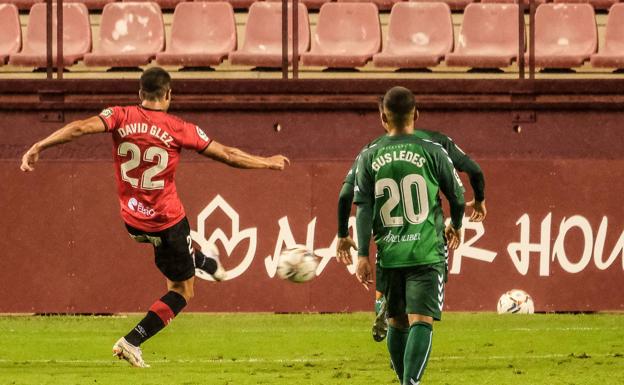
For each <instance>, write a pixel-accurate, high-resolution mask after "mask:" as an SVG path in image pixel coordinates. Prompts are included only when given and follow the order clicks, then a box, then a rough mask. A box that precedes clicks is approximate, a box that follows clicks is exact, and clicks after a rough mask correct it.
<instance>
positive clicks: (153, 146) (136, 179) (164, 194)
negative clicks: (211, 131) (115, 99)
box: [99, 106, 211, 232]
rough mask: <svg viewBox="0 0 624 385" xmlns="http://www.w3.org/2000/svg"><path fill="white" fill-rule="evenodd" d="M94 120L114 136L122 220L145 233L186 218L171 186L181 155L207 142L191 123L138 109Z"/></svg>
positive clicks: (120, 109)
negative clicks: (98, 121) (98, 120)
mask: <svg viewBox="0 0 624 385" xmlns="http://www.w3.org/2000/svg"><path fill="white" fill-rule="evenodd" d="M99 117H100V118H101V119H102V121H103V122H104V125H105V126H106V130H107V131H109V132H111V133H112V135H113V159H114V161H115V175H116V178H117V192H118V196H119V204H120V206H121V216H122V218H123V220H124V221H125V222H126V223H127V224H128V225H130V226H132V227H134V228H137V229H140V230H144V231H148V232H156V231H161V230H164V229H166V228H168V227H171V226H173V225H175V224H176V223H178V222H179V221H180V220H181V219H182V218H184V216H185V212H184V207H182V203H181V202H180V199H179V198H178V193H177V191H176V186H175V171H176V167H177V165H178V162H179V160H180V151H181V150H182V148H188V149H192V150H195V151H199V152H202V151H204V150H205V149H206V148H207V147H208V145H209V144H210V142H211V139H210V138H209V137H208V136H207V135H206V134H205V133H204V131H202V129H201V128H199V127H198V126H196V125H194V124H191V123H187V122H185V121H184V120H182V119H180V118H177V117H175V116H172V115H169V114H168V113H166V112H164V111H159V110H150V109H147V108H145V107H143V106H128V107H111V108H107V109H105V110H103V111H102V112H101V113H100V115H99Z"/></svg>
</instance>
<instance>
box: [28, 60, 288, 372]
mask: <svg viewBox="0 0 624 385" xmlns="http://www.w3.org/2000/svg"><path fill="white" fill-rule="evenodd" d="M139 95H140V98H141V104H140V105H138V106H137V105H135V106H126V107H111V108H106V109H105V110H103V111H102V112H101V113H100V114H99V115H98V116H94V117H91V118H89V119H86V120H82V121H75V122H72V123H69V124H68V125H66V126H65V127H63V128H61V129H59V130H57V131H56V132H54V133H52V134H51V135H50V136H48V137H47V138H45V139H43V140H41V141H39V142H37V143H35V144H34V145H33V146H32V147H31V148H30V149H29V150H28V151H27V152H26V153H25V154H24V156H23V157H22V164H21V167H20V168H21V169H22V171H33V170H34V168H33V166H34V164H35V163H36V162H37V161H38V160H39V154H40V153H41V152H42V151H43V150H45V149H47V148H50V147H53V146H56V145H59V144H63V143H67V142H70V141H72V140H73V139H76V138H78V137H80V136H82V135H87V134H96V133H108V134H110V135H112V139H113V149H112V150H113V159H114V161H115V175H116V179H117V192H118V197H119V205H120V207H121V217H122V219H123V221H124V222H125V224H126V228H127V230H128V233H129V234H130V236H131V237H132V238H133V239H134V240H136V241H138V242H145V243H151V244H152V245H153V247H154V254H155V256H156V258H155V262H156V266H157V267H158V269H159V270H160V271H161V272H162V273H163V275H164V276H165V277H166V279H167V288H168V292H167V293H166V294H165V295H164V296H162V297H161V298H160V299H159V300H157V301H156V302H154V304H153V305H152V306H151V307H150V308H149V311H148V313H147V314H146V316H145V318H143V319H142V320H141V321H140V322H139V323H138V324H137V325H136V327H135V328H134V329H132V330H131V331H130V332H129V333H128V334H127V335H126V336H125V337H122V338H120V339H119V340H118V341H117V342H116V343H115V345H114V346H113V353H114V355H116V356H118V357H119V358H123V359H125V360H127V361H128V362H129V363H130V364H131V365H133V366H137V367H147V366H148V365H147V364H145V362H144V361H143V358H142V352H141V349H140V348H139V346H140V345H141V344H142V343H143V342H145V341H146V340H147V339H149V338H150V337H152V336H154V335H155V334H156V333H158V332H159V331H160V330H161V329H163V328H164V327H165V326H167V324H169V322H171V320H172V319H173V318H174V317H175V316H176V315H177V314H178V313H179V312H180V311H181V310H182V309H183V308H184V307H185V306H186V304H187V303H188V301H189V300H190V299H191V298H192V297H193V284H194V276H195V272H196V269H198V274H202V275H204V274H208V275H210V276H212V277H213V278H214V279H215V280H217V281H220V280H223V279H224V278H225V271H224V270H223V268H222V267H221V265H220V263H219V261H218V259H216V258H211V257H208V256H206V255H204V254H203V253H202V252H201V251H200V250H195V249H194V248H193V246H192V244H191V242H192V241H191V235H190V228H189V223H188V221H187V219H186V214H185V212H184V208H183V207H182V203H181V202H180V199H179V198H178V194H177V191H176V186H175V180H174V178H175V171H176V168H177V165H178V162H179V160H180V151H181V150H182V148H186V149H191V150H195V151H197V152H199V153H200V154H202V155H205V156H207V157H209V158H212V159H214V160H217V161H219V162H222V163H225V164H227V165H229V166H232V167H237V168H247V169H272V170H283V169H284V167H285V166H286V165H287V164H289V163H290V162H289V160H288V158H286V157H285V156H282V155H275V156H271V157H266V158H265V157H260V156H254V155H251V154H248V153H246V152H244V151H241V150H239V149H237V148H233V147H227V146H224V145H222V144H220V143H218V142H216V141H214V140H212V139H211V138H209V137H208V135H206V133H205V132H204V131H203V130H202V129H201V128H199V127H198V126H196V125H194V124H191V123H188V122H185V121H184V120H182V119H180V118H177V117H175V116H172V115H169V114H168V113H167V110H168V109H169V105H170V103H171V77H170V76H169V74H168V73H167V72H166V71H165V70H163V69H162V68H150V69H148V70H146V71H145V72H144V73H143V75H142V76H141V89H140V91H139Z"/></svg>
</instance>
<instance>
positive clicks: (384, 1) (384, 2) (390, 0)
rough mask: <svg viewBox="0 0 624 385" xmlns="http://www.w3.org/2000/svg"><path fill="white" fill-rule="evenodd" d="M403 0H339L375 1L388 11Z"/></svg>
mask: <svg viewBox="0 0 624 385" xmlns="http://www.w3.org/2000/svg"><path fill="white" fill-rule="evenodd" d="M400 1H402V0H338V2H339V3H373V4H375V5H377V7H379V9H381V10H384V11H387V10H388V9H391V8H392V6H393V5H394V4H396V3H398V2H400Z"/></svg>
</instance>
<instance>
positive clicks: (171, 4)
mask: <svg viewBox="0 0 624 385" xmlns="http://www.w3.org/2000/svg"><path fill="white" fill-rule="evenodd" d="M123 1H124V2H128V3H143V2H154V3H156V4H158V5H159V6H160V8H162V9H167V10H168V9H174V8H175V7H176V5H178V4H180V3H182V2H184V1H185V0H123Z"/></svg>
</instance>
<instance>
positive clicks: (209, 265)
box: [195, 250, 217, 274]
mask: <svg viewBox="0 0 624 385" xmlns="http://www.w3.org/2000/svg"><path fill="white" fill-rule="evenodd" d="M195 267H196V268H198V269H201V270H203V271H205V272H206V273H208V274H214V273H215V271H217V261H215V260H214V258H210V257H206V256H205V255H204V253H202V252H201V251H199V250H195Z"/></svg>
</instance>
